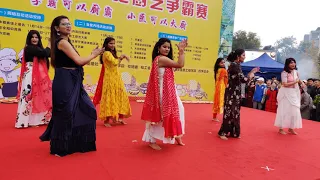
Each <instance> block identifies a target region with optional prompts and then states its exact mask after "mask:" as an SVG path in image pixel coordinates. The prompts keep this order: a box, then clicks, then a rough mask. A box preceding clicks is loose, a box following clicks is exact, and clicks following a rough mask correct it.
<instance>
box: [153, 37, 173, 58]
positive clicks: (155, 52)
mask: <svg viewBox="0 0 320 180" xmlns="http://www.w3.org/2000/svg"><path fill="white" fill-rule="evenodd" d="M164 43H169V44H170V52H169V54H168V56H167V57H168V58H169V59H172V60H173V52H172V44H171V41H170V40H169V39H167V38H160V39H159V40H158V42H157V43H156V44H155V45H154V48H153V51H152V61H153V60H154V59H155V58H156V57H157V56H159V55H160V52H159V49H160V47H161V46H162V45H163V44H164Z"/></svg>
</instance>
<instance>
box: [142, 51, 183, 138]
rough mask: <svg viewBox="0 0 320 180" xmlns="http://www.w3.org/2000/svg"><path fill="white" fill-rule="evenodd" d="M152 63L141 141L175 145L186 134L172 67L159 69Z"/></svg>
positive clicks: (156, 63)
mask: <svg viewBox="0 0 320 180" xmlns="http://www.w3.org/2000/svg"><path fill="white" fill-rule="evenodd" d="M158 59H159V56H158V57H156V59H155V60H154V61H153V64H152V69H151V73H150V77H149V82H148V90H147V94H146V99H145V102H144V105H143V109H142V115H141V119H142V120H144V121H146V128H145V131H144V133H143V137H142V140H143V141H145V142H149V143H155V141H156V140H160V141H162V142H163V143H169V144H174V142H175V138H179V137H182V136H183V135H184V134H185V119H184V107H183V104H182V102H181V100H180V97H179V95H178V93H177V89H176V88H175V83H174V72H173V69H172V68H163V67H160V68H159V66H158Z"/></svg>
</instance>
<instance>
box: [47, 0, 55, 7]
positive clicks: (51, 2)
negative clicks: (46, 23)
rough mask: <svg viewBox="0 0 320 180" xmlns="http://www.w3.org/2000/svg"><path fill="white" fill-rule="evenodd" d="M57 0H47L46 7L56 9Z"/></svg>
mask: <svg viewBox="0 0 320 180" xmlns="http://www.w3.org/2000/svg"><path fill="white" fill-rule="evenodd" d="M57 3H58V0H48V1H47V7H48V8H52V9H57Z"/></svg>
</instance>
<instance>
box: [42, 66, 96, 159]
mask: <svg viewBox="0 0 320 180" xmlns="http://www.w3.org/2000/svg"><path fill="white" fill-rule="evenodd" d="M83 75H84V73H83V68H82V67H79V68H77V69H65V68H56V69H55V76H54V80H53V84H52V96H53V97H52V98H53V102H52V103H53V109H52V119H51V121H50V123H49V125H48V127H47V129H46V131H45V132H44V134H43V135H42V136H41V137H40V139H41V140H42V141H50V153H51V154H56V155H59V156H65V155H68V154H72V153H75V152H89V151H95V150H96V143H95V141H96V119H97V114H96V109H95V107H94V105H93V103H92V101H91V99H90V98H89V96H88V94H87V93H86V91H85V90H84V88H83V84H82V81H83Z"/></svg>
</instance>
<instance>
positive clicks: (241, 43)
mask: <svg viewBox="0 0 320 180" xmlns="http://www.w3.org/2000/svg"><path fill="white" fill-rule="evenodd" d="M260 45H261V41H260V38H259V37H258V35H257V34H256V33H253V32H248V33H247V32H246V31H242V30H240V31H237V32H235V33H234V35H233V43H232V49H233V50H235V49H238V48H241V49H259V48H260Z"/></svg>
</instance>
